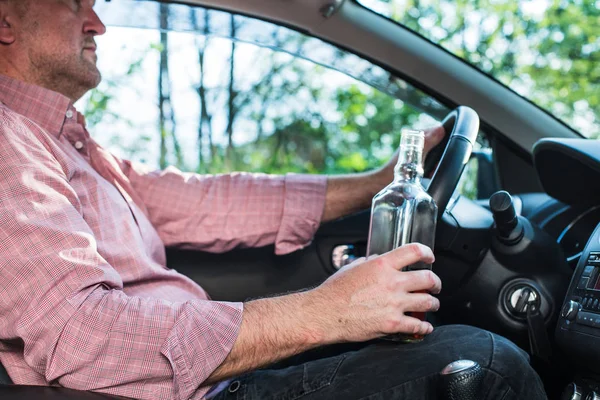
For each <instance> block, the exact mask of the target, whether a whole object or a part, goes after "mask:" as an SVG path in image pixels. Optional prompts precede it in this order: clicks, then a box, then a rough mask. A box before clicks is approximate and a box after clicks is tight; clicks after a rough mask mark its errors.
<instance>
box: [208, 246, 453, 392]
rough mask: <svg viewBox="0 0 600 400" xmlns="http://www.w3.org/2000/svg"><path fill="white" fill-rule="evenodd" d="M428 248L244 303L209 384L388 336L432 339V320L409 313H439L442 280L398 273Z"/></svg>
mask: <svg viewBox="0 0 600 400" xmlns="http://www.w3.org/2000/svg"><path fill="white" fill-rule="evenodd" d="M433 259H434V257H433V253H432V252H431V250H430V249H429V248H427V247H425V246H422V245H420V244H410V245H407V246H404V247H402V248H399V249H396V250H394V251H392V252H390V253H387V254H385V255H382V256H380V257H375V258H370V259H369V261H365V260H364V259H360V260H357V261H356V262H354V263H352V264H350V265H347V266H345V267H344V268H342V269H341V270H340V271H338V272H337V273H336V274H335V275H333V276H331V277H330V278H329V279H328V280H327V281H325V282H324V283H323V284H321V286H319V287H317V288H316V289H313V290H310V291H306V292H301V293H294V294H290V295H287V296H281V297H275V298H269V299H261V300H255V301H251V302H248V303H246V304H245V305H244V314H243V319H242V325H241V327H240V331H239V334H238V337H237V340H236V342H235V343H234V345H233V348H232V350H231V352H230V353H229V355H228V356H227V358H225V360H224V361H223V363H222V364H221V365H220V366H219V367H218V368H217V369H216V370H215V371H214V372H213V373H212V375H211V376H210V377H209V378H208V380H207V381H206V382H205V383H206V384H207V383H216V382H218V381H221V380H224V379H227V378H230V377H233V376H238V375H240V374H242V373H244V372H248V371H251V370H254V369H257V368H260V367H264V366H266V365H268V364H271V363H273V362H276V361H278V360H281V359H284V358H287V357H290V356H292V355H294V354H298V353H301V352H303V351H306V350H309V349H311V348H314V347H317V346H321V345H327V344H332V343H341V342H358V341H366V340H370V339H374V338H377V337H380V336H383V335H387V334H391V333H399V332H404V333H420V334H428V333H430V332H431V331H432V330H433V327H432V326H431V324H429V323H428V322H424V321H420V320H418V319H416V318H413V317H408V316H406V315H404V313H405V312H427V311H437V309H438V308H439V301H438V300H437V299H436V298H434V297H433V296H431V295H430V294H428V293H412V292H418V291H426V292H430V293H439V291H440V290H441V282H440V279H439V278H438V277H437V276H436V275H435V274H433V272H431V271H411V272H400V270H401V269H402V267H404V266H406V265H410V264H413V263H415V262H417V261H425V262H428V263H429V262H433Z"/></svg>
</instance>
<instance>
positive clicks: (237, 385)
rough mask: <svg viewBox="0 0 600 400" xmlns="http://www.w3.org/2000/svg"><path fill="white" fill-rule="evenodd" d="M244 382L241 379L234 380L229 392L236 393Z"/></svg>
mask: <svg viewBox="0 0 600 400" xmlns="http://www.w3.org/2000/svg"><path fill="white" fill-rule="evenodd" d="M241 385H242V384H241V383H240V381H233V382H231V384H230V385H229V389H227V390H229V393H235V392H237V391H238V389H239V388H240V386H241Z"/></svg>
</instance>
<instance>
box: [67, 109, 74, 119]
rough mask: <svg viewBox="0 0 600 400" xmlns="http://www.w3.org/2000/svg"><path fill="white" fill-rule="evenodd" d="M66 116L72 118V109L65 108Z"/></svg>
mask: <svg viewBox="0 0 600 400" xmlns="http://www.w3.org/2000/svg"><path fill="white" fill-rule="evenodd" d="M67 118H69V119H71V118H73V111H71V110H67Z"/></svg>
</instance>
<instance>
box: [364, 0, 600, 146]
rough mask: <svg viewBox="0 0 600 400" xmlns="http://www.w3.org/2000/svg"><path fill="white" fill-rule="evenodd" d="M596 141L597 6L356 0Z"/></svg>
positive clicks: (599, 97)
mask: <svg viewBox="0 0 600 400" xmlns="http://www.w3.org/2000/svg"><path fill="white" fill-rule="evenodd" d="M361 2H364V3H365V4H366V5H371V6H374V7H376V8H377V9H378V10H381V11H383V12H384V14H386V15H387V16H389V17H391V18H393V19H395V20H396V21H399V22H401V23H402V24H404V25H406V26H408V27H409V28H410V29H413V30H414V31H416V32H418V33H420V34H422V35H423V36H425V37H427V38H428V39H431V40H432V41H433V42H435V43H438V44H440V45H441V46H442V47H444V48H446V49H448V50H449V51H451V52H453V53H454V54H456V55H458V56H460V57H462V58H464V59H466V60H468V61H469V62H471V63H472V64H474V65H475V66H477V67H478V68H480V69H481V70H482V71H484V72H487V73H488V74H490V75H492V76H494V77H495V78H497V79H499V80H500V81H501V82H503V83H504V84H506V85H508V86H509V87H511V88H513V89H514V90H516V91H517V92H519V93H520V94H522V95H524V96H526V97H527V98H529V99H531V100H533V101H534V102H535V103H537V104H538V105H540V106H541V107H543V108H545V109H547V110H548V111H549V112H550V113H552V114H554V115H556V116H557V117H558V118H560V119H562V120H564V121H566V122H567V123H569V124H570V125H571V126H573V127H574V128H575V129H577V130H579V131H580V132H582V133H583V134H584V135H585V136H586V137H590V138H598V137H600V28H599V27H600V8H598V1H597V0H577V1H565V0H545V1H544V0H538V1H510V0H503V1H499V0H476V1H473V0H451V1H448V0H438V1H432V0H406V1H404V0H361Z"/></svg>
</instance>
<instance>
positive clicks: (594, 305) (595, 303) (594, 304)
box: [592, 299, 598, 310]
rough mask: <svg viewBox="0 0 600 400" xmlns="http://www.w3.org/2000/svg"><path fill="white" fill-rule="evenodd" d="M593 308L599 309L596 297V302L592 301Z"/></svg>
mask: <svg viewBox="0 0 600 400" xmlns="http://www.w3.org/2000/svg"><path fill="white" fill-rule="evenodd" d="M592 308H593V309H594V310H597V309H598V299H594V302H593V303H592Z"/></svg>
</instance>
